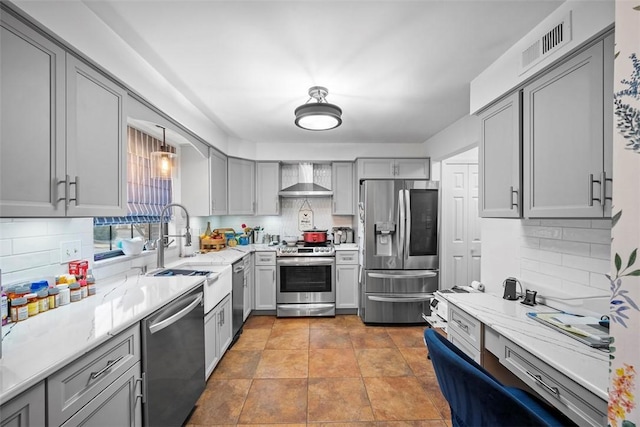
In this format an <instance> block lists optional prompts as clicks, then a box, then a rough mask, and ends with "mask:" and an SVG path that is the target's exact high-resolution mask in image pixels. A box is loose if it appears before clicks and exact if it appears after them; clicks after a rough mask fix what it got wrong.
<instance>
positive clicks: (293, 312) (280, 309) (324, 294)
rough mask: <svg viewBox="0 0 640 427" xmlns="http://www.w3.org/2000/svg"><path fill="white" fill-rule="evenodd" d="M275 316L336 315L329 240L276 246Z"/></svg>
mask: <svg viewBox="0 0 640 427" xmlns="http://www.w3.org/2000/svg"><path fill="white" fill-rule="evenodd" d="M276 267H277V274H276V276H277V291H276V304H277V311H276V314H277V316H278V317H303V316H335V314H336V288H335V277H336V259H335V249H334V247H333V245H331V244H330V243H326V244H324V243H323V244H314V245H313V246H308V244H307V245H305V244H303V243H300V244H299V245H297V246H293V247H291V246H281V247H279V248H278V250H277V257H276Z"/></svg>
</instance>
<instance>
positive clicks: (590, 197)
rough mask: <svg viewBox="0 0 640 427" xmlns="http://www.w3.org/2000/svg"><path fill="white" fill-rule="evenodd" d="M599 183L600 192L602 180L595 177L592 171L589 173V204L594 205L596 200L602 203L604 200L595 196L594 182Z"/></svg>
mask: <svg viewBox="0 0 640 427" xmlns="http://www.w3.org/2000/svg"><path fill="white" fill-rule="evenodd" d="M596 182H597V183H598V184H600V193H602V181H599V180H597V179H593V174H592V173H590V174H589V206H593V202H594V200H597V201H598V203H600V204H602V202H603V200H602V199H601V198H597V197H593V184H594V183H596Z"/></svg>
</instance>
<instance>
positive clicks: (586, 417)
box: [500, 339, 607, 426]
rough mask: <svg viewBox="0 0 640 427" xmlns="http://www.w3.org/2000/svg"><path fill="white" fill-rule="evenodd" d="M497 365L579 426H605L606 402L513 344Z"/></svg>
mask: <svg viewBox="0 0 640 427" xmlns="http://www.w3.org/2000/svg"><path fill="white" fill-rule="evenodd" d="M502 341H503V342H504V352H503V354H502V357H501V358H500V362H501V363H502V364H503V365H505V366H506V367H507V368H508V369H509V370H510V371H511V372H513V373H514V374H516V375H517V376H518V377H519V378H520V379H521V380H522V381H524V382H525V383H526V384H527V385H528V386H529V387H531V388H532V389H533V390H535V391H536V392H537V393H538V394H540V396H542V397H543V398H544V399H545V400H547V401H548V402H549V403H551V404H552V405H553V406H555V407H556V408H558V409H559V410H560V411H562V412H563V413H564V414H565V415H566V416H567V417H569V418H571V419H572V420H573V421H574V422H576V423H577V424H578V425H591V426H603V425H607V402H606V401H605V400H603V399H600V398H599V397H598V396H595V395H594V394H593V393H591V392H589V391H588V390H586V389H585V388H583V387H582V386H581V385H579V384H577V383H576V382H574V381H573V380H571V379H570V378H568V377H567V376H565V375H563V374H562V373H560V372H558V371H557V370H556V369H554V368H552V367H551V366H549V365H547V364H546V363H544V362H542V361H541V360H539V359H537V358H536V357H534V356H532V355H531V354H529V353H528V352H527V351H525V350H523V349H521V348H520V347H518V346H517V345H515V344H513V343H512V342H510V341H508V340H506V339H502Z"/></svg>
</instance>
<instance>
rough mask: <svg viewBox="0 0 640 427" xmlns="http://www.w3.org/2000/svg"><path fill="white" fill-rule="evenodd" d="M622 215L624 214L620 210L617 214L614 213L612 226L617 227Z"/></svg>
mask: <svg viewBox="0 0 640 427" xmlns="http://www.w3.org/2000/svg"><path fill="white" fill-rule="evenodd" d="M621 216H622V211H620V212H618V213H616V214H615V215H613V218H611V227H615V226H616V224H617V223H618V221H619V220H620V217H621Z"/></svg>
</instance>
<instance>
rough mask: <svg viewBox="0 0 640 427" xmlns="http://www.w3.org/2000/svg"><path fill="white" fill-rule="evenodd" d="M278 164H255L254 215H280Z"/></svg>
mask: <svg viewBox="0 0 640 427" xmlns="http://www.w3.org/2000/svg"><path fill="white" fill-rule="evenodd" d="M279 191H280V163H279V162H257V163H256V215H280V197H279V196H278V192H279Z"/></svg>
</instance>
